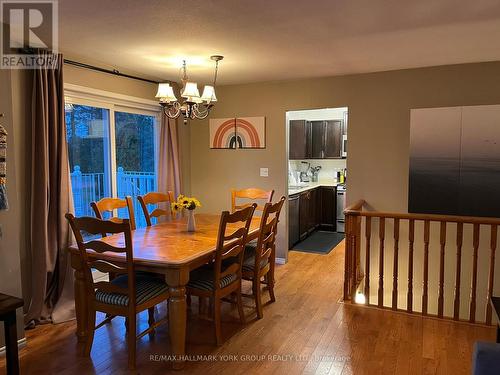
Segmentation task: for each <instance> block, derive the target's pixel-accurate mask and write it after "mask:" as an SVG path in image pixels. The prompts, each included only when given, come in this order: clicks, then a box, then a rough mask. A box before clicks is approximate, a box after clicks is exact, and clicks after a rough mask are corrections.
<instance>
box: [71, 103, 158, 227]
mask: <svg viewBox="0 0 500 375" xmlns="http://www.w3.org/2000/svg"><path fill="white" fill-rule="evenodd" d="M65 109H66V135H67V141H68V152H69V162H70V171H71V183H72V190H73V200H74V205H75V215H76V216H94V213H93V211H92V209H91V207H90V203H91V202H92V201H98V200H100V199H102V198H104V197H119V198H125V197H126V196H132V198H133V203H134V208H135V210H134V211H135V219H136V224H137V226H138V227H141V226H145V225H146V222H145V219H144V215H143V213H142V210H141V207H140V205H139V202H138V201H137V196H138V195H144V194H146V193H148V192H150V191H155V190H156V189H157V188H156V185H157V183H156V139H157V136H156V133H157V130H156V125H157V117H156V113H155V112H151V111H145V110H141V109H135V108H128V107H120V106H118V105H114V104H112V103H101V102H97V101H96V102H92V101H89V100H86V99H81V100H79V99H78V98H76V99H75V98H66V106H65ZM115 214H117V215H118V216H119V217H122V218H127V217H128V211H127V209H120V210H118V212H117V213H115Z"/></svg>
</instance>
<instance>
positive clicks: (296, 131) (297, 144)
mask: <svg viewBox="0 0 500 375" xmlns="http://www.w3.org/2000/svg"><path fill="white" fill-rule="evenodd" d="M308 139H309V123H308V122H307V121H306V120H291V121H290V131H289V143H288V155H289V159H290V160H300V159H307V158H308V146H309V144H308Z"/></svg>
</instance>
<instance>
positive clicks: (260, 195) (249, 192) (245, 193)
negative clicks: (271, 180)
mask: <svg viewBox="0 0 500 375" xmlns="http://www.w3.org/2000/svg"><path fill="white" fill-rule="evenodd" d="M273 195H274V190H268V191H267V190H262V189H258V188H248V189H242V190H235V189H231V212H234V211H236V210H241V209H242V208H245V207H249V206H251V205H252V203H248V202H247V203H243V204H238V201H239V200H241V199H244V200H250V201H255V200H263V201H265V202H266V203H269V202H272V199H273ZM255 209H256V210H258V211H262V210H263V209H264V206H263V205H259V204H257V206H256V208H255Z"/></svg>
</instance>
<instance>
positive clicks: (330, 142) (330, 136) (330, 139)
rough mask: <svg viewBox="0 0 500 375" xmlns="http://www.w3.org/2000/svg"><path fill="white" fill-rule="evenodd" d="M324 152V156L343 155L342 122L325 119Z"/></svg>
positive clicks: (337, 156)
mask: <svg viewBox="0 0 500 375" xmlns="http://www.w3.org/2000/svg"><path fill="white" fill-rule="evenodd" d="M324 142H325V145H324V152H323V158H324V159H330V158H340V157H342V122H341V121H325V123H324Z"/></svg>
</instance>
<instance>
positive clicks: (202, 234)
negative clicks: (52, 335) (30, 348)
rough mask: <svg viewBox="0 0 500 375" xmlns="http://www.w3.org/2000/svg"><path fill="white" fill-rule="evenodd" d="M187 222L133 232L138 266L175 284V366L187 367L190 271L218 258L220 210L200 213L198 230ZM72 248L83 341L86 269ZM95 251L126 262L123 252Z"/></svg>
mask: <svg viewBox="0 0 500 375" xmlns="http://www.w3.org/2000/svg"><path fill="white" fill-rule="evenodd" d="M186 221H187V219H186V218H179V219H174V220H172V221H168V222H164V223H160V224H157V225H153V226H150V227H146V228H138V229H135V230H133V231H132V242H133V251H134V267H135V269H136V270H137V271H148V272H154V273H157V274H161V275H164V277H165V281H166V283H167V284H168V287H169V292H170V298H169V300H168V319H169V333H170V341H171V348H172V349H171V350H172V357H173V358H175V360H174V361H173V367H174V368H175V369H180V368H182V367H183V365H184V358H185V354H186V320H187V304H186V284H187V283H188V282H189V272H190V271H191V270H193V269H196V268H198V267H200V266H202V265H203V264H206V263H207V262H209V261H210V260H211V259H213V258H214V256H215V247H216V240H217V233H218V229H219V222H220V215H211V214H196V231H195V232H188V231H187V225H186ZM259 221H260V218H258V217H255V218H253V219H252V223H251V226H250V231H249V234H248V241H251V240H253V239H255V238H257V237H258V235H259ZM237 228H238V226H237V224H228V227H227V230H226V233H229V232H230V231H231V229H234V230H236V229H237ZM101 241H104V242H106V243H109V244H110V245H114V246H123V245H124V237H123V234H118V235H112V236H107V237H104V238H102V239H101ZM69 251H70V253H71V266H72V268H73V269H74V270H75V273H74V275H75V310H76V319H77V325H76V335H77V337H78V341H81V342H84V341H85V340H86V337H87V331H86V327H87V322H86V319H87V314H86V312H87V304H86V297H85V296H86V293H85V281H84V273H83V267H82V263H81V257H80V255H79V251H78V247H77V246H76V245H73V246H70V247H69ZM89 255H90V256H91V257H92V256H94V257H99V259H104V260H112V261H113V262H114V263H121V262H122V263H123V264H125V256H124V255H123V254H117V253H103V254H99V255H97V254H95V253H93V254H89Z"/></svg>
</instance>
